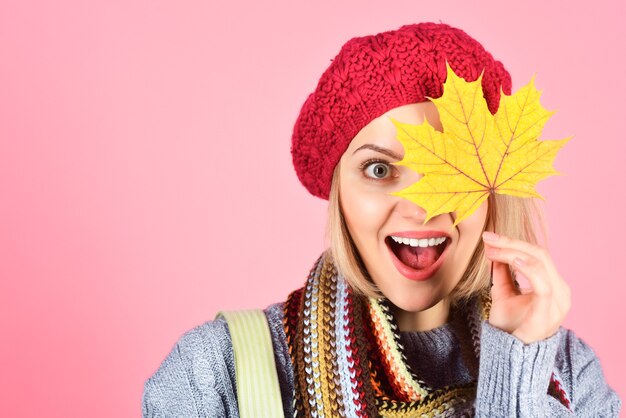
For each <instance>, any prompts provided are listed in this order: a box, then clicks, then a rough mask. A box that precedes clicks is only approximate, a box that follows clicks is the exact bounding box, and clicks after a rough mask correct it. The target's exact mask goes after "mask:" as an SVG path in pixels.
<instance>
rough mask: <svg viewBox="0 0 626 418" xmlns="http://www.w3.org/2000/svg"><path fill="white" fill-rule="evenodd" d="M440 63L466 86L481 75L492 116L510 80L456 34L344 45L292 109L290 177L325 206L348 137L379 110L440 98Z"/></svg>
mask: <svg viewBox="0 0 626 418" xmlns="http://www.w3.org/2000/svg"><path fill="white" fill-rule="evenodd" d="M446 61H447V62H448V63H449V64H450V66H451V67H452V69H453V70H454V72H455V73H456V74H457V75H459V76H461V77H463V78H464V79H465V80H466V81H475V80H476V79H477V78H478V77H479V76H480V74H481V73H482V72H483V70H484V74H483V79H482V88H483V94H484V97H485V99H486V101H487V105H488V107H489V110H490V111H491V112H492V113H495V112H496V110H497V109H498V103H499V101H500V89H502V91H504V93H505V94H507V95H508V94H511V77H510V75H509V73H508V72H507V71H506V69H505V68H504V66H503V65H502V63H501V62H500V61H496V60H495V59H494V58H493V57H492V56H491V54H490V53H489V52H487V51H485V49H484V48H483V46H482V45H481V44H480V43H478V42H477V41H476V40H474V39H472V38H471V37H470V36H468V35H467V34H466V33H465V32H463V31H462V30H460V29H456V28H453V27H450V26H448V25H445V24H442V23H439V24H438V23H420V24H416V25H405V26H402V27H401V28H400V29H398V30H394V31H389V32H382V33H379V34H377V35H369V36H364V37H358V38H352V39H350V40H349V41H348V42H346V44H345V45H344V46H343V47H342V48H341V51H339V54H338V55H337V56H336V57H335V59H334V60H333V61H332V63H331V64H330V66H329V67H328V68H327V69H326V71H324V74H322V77H321V78H320V81H319V83H318V84H317V88H316V89H315V91H314V92H313V93H311V94H310V95H309V97H308V98H307V100H306V102H305V103H304V105H303V106H302V109H301V110H300V115H299V116H298V119H297V121H296V124H295V127H294V130H293V137H292V143H291V154H292V157H293V164H294V167H295V169H296V173H297V174H298V178H299V179H300V181H301V182H302V184H304V186H305V187H306V188H307V189H308V190H309V192H311V193H312V194H313V195H315V196H318V197H321V198H323V199H328V195H329V193H330V184H331V180H332V176H333V171H334V170H335V166H336V165H337V163H338V162H339V159H340V158H341V156H342V155H343V153H344V151H345V150H346V149H347V148H348V145H349V143H350V141H351V140H352V139H353V138H354V137H355V136H356V134H357V133H358V132H359V131H360V130H361V129H362V128H363V127H365V125H367V124H368V123H369V122H370V121H372V120H373V119H375V118H377V117H379V116H381V115H382V114H384V113H386V112H387V111H389V110H391V109H393V108H395V107H398V106H403V105H406V104H410V103H419V102H423V101H425V100H427V99H426V97H433V98H437V97H440V96H441V95H442V94H443V83H444V82H445V80H446Z"/></svg>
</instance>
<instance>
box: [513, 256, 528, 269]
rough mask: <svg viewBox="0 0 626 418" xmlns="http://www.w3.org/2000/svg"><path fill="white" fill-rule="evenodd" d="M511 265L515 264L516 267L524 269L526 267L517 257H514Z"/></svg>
mask: <svg viewBox="0 0 626 418" xmlns="http://www.w3.org/2000/svg"><path fill="white" fill-rule="evenodd" d="M513 264H515V265H516V266H517V267H524V266H525V265H526V263H525V262H524V260H522V259H521V258H518V257H515V259H514V260H513Z"/></svg>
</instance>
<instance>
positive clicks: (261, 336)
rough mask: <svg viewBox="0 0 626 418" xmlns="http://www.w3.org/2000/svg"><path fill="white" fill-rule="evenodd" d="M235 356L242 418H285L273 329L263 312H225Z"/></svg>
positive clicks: (256, 310)
mask: <svg viewBox="0 0 626 418" xmlns="http://www.w3.org/2000/svg"><path fill="white" fill-rule="evenodd" d="M220 317H223V318H225V319H226V322H227V323H228V329H229V331H230V336H231V340H232V344H233V353H234V355H235V376H236V378H237V403H238V405H239V416H240V417H241V418H253V417H271V418H274V417H280V418H283V417H284V414H283V402H282V398H281V395H280V386H279V384H278V373H277V372H276V363H275V362H274V349H273V346H272V338H271V335H270V328H269V325H268V324H267V318H266V317H265V313H264V312H263V311H262V310H261V309H251V310H240V311H222V312H219V313H218V314H217V316H216V318H220Z"/></svg>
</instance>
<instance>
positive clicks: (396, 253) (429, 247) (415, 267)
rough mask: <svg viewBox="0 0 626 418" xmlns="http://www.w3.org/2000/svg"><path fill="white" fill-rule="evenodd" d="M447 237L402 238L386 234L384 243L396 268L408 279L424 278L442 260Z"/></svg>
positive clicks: (430, 273) (447, 243)
mask: <svg viewBox="0 0 626 418" xmlns="http://www.w3.org/2000/svg"><path fill="white" fill-rule="evenodd" d="M450 242H451V240H450V238H449V237H436V238H434V237H433V238H422V239H416V238H404V237H399V236H388V237H387V238H385V243H386V244H387V247H389V250H390V252H391V254H392V261H393V262H394V264H395V266H396V268H398V270H399V271H400V273H402V274H403V275H404V276H406V277H407V278H409V279H413V280H424V279H426V278H428V277H430V276H431V275H433V274H434V273H435V272H436V271H437V270H438V269H439V267H440V266H441V264H442V262H443V258H444V257H442V256H443V255H444V253H445V250H446V248H448V246H449V244H450Z"/></svg>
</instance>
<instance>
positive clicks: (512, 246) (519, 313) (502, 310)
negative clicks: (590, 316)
mask: <svg viewBox="0 0 626 418" xmlns="http://www.w3.org/2000/svg"><path fill="white" fill-rule="evenodd" d="M490 235H496V234H493V233H491V232H485V233H483V241H484V243H485V250H486V255H487V259H489V260H491V261H492V262H493V287H492V288H491V311H490V313H489V323H490V324H491V325H493V326H494V327H496V328H499V329H501V330H504V331H506V332H508V333H509V334H512V335H514V336H515V337H517V338H519V339H520V340H522V341H523V342H524V343H525V344H530V343H532V342H535V341H540V340H543V339H546V338H549V337H551V336H552V335H554V334H555V333H556V332H557V331H558V329H559V326H560V325H561V323H562V322H563V319H564V318H565V315H566V314H567V312H568V311H569V309H570V306H571V292H570V288H569V286H568V285H567V283H565V281H564V280H563V278H561V276H560V275H559V273H558V272H557V271H556V268H555V266H554V263H553V262H552V258H551V257H550V254H549V253H548V251H547V250H546V249H544V248H541V247H539V246H537V245H533V244H530V243H528V242H525V241H520V240H516V239H512V238H508V237H505V236H502V235H496V238H495V239H494V240H490V239H488V238H489V236H490ZM507 264H510V265H512V266H513V268H514V269H515V270H516V271H518V272H519V273H521V274H523V275H524V277H526V278H527V279H528V281H529V282H530V284H531V286H532V289H531V290H530V291H528V292H524V293H522V292H521V291H520V290H519V289H518V288H517V287H516V286H515V283H514V282H513V278H512V277H511V274H510V271H509V268H508V266H507Z"/></svg>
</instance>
